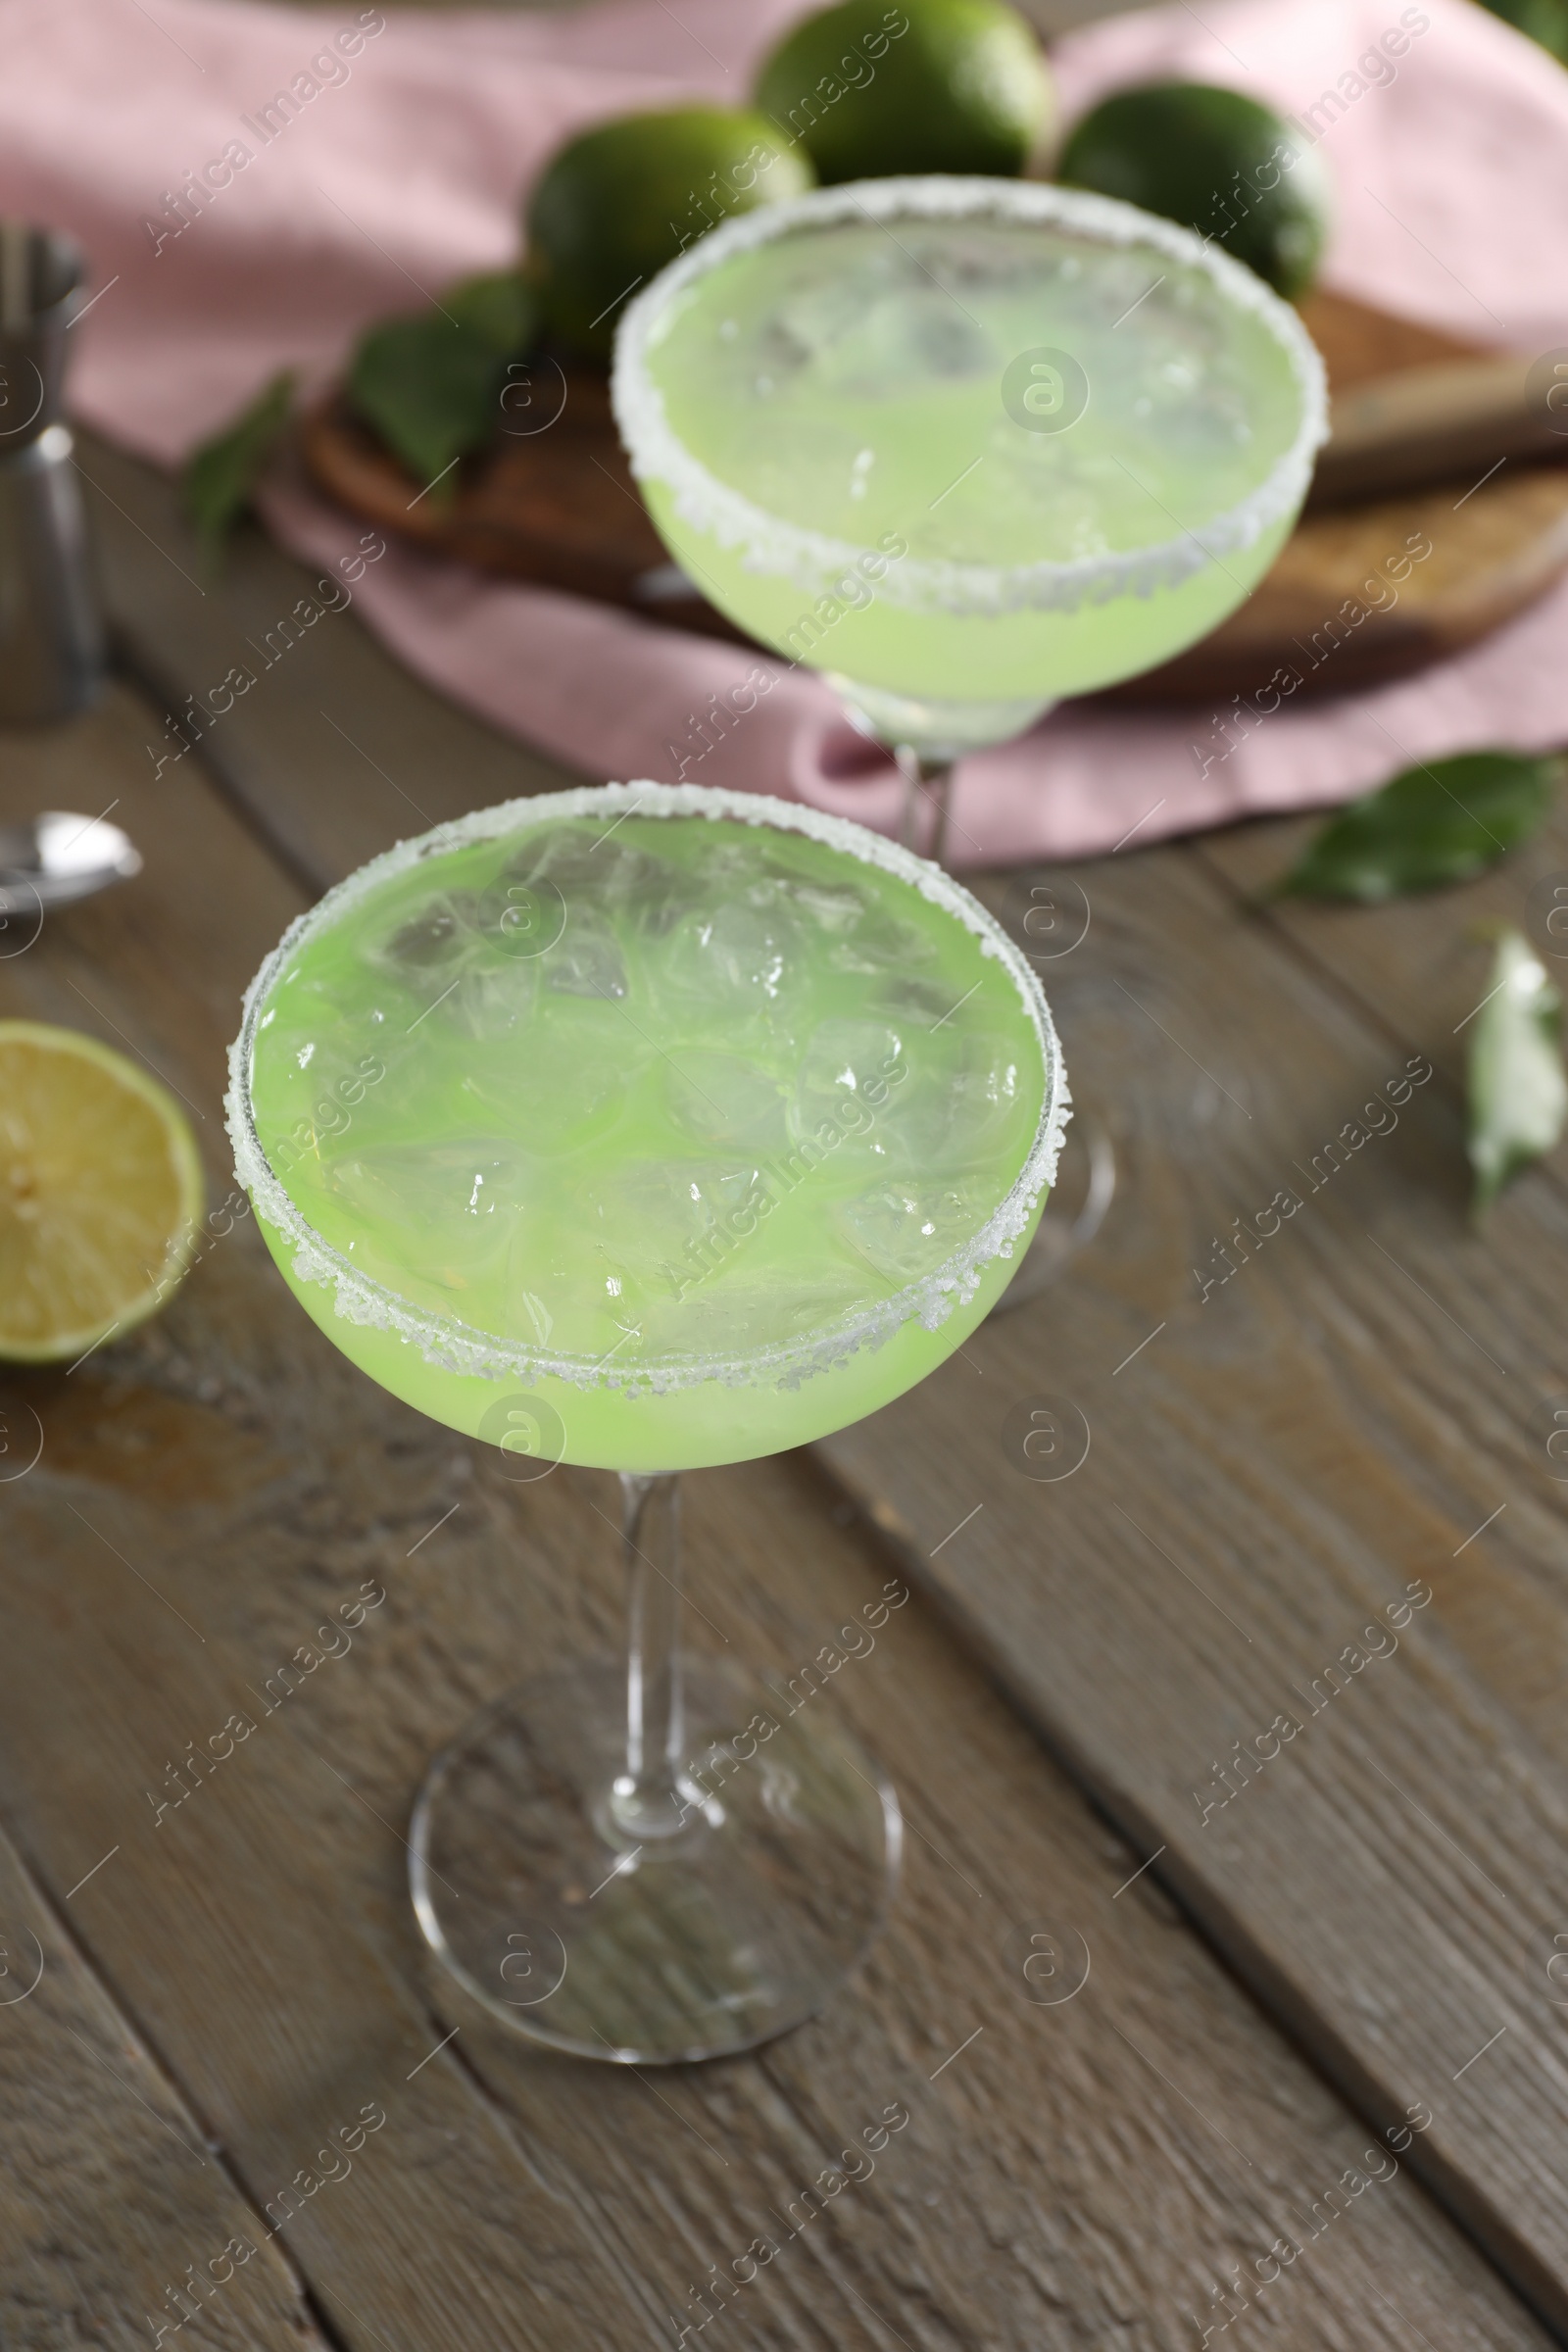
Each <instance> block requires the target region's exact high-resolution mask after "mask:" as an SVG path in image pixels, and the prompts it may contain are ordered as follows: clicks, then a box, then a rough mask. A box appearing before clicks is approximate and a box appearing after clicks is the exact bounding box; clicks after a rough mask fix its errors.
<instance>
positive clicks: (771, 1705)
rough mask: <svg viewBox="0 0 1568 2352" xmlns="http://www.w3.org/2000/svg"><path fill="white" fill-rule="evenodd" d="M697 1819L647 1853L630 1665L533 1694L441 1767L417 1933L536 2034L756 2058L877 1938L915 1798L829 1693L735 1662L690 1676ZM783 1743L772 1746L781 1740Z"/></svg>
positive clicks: (689, 1774) (427, 1791)
mask: <svg viewBox="0 0 1568 2352" xmlns="http://www.w3.org/2000/svg"><path fill="white" fill-rule="evenodd" d="M684 1697H685V1724H686V1738H685V1742H684V1752H685V1754H686V1757H687V1759H688V1761H687V1765H686V1769H685V1771H684V1773H683V1775H682V1778H681V1789H682V1794H683V1797H684V1800H685V1812H686V1818H685V1820H684V1822H683V1823H682V1824H681V1826H680V1827H679V1828H677V1829H675V1830H674V1831H673V1832H672V1834H670V1835H668V1836H665V1837H662V1838H643V1839H642V1840H641V1841H640V1842H639V1841H638V1840H637V1839H636V1838H634V1837H633V1836H632V1835H630V1834H629V1833H627V1832H626V1831H624V1830H622V1829H621V1827H620V1826H619V1824H618V1823H617V1821H616V1819H615V1816H614V1811H613V1793H614V1787H615V1782H616V1779H617V1776H618V1775H620V1774H622V1773H623V1772H624V1768H625V1743H626V1677H625V1669H624V1668H623V1667H614V1666H608V1665H607V1666H585V1667H579V1668H575V1669H572V1670H570V1671H568V1672H565V1673H563V1674H557V1675H551V1676H549V1677H547V1678H543V1679H541V1680H540V1681H538V1682H534V1683H528V1684H525V1685H524V1686H523V1687H522V1688H521V1689H520V1690H518V1691H511V1692H509V1693H508V1694H507V1696H506V1697H504V1698H501V1699H498V1700H496V1701H495V1702H494V1704H493V1705H491V1706H488V1707H486V1708H483V1709H482V1710H481V1711H480V1713H479V1714H477V1715H476V1716H474V1717H473V1718H472V1719H471V1720H470V1722H469V1723H468V1724H467V1725H466V1727H465V1729H464V1730H463V1731H462V1732H461V1733H460V1734H459V1736H458V1738H457V1739H456V1740H454V1741H453V1742H452V1744H451V1746H450V1747H448V1748H446V1749H445V1750H444V1751H443V1752H442V1753H441V1754H440V1755H439V1756H438V1757H437V1758H436V1760H435V1762H434V1764H432V1766H431V1767H430V1771H429V1775H428V1777H427V1779H426V1781H425V1784H424V1787H423V1789H421V1790H420V1793H419V1798H418V1802H417V1805H416V1807H415V1813H414V1822H413V1827H412V1830H411V1833H410V1836H411V1853H412V1860H411V1863H410V1870H409V1876H410V1882H411V1886H412V1889H413V1894H414V1907H415V1910H416V1912H417V1915H418V1920H419V1925H420V1927H421V1928H422V1929H423V1931H424V1934H425V1936H426V1938H427V1940H428V1941H429V1943H430V1945H431V1947H432V1949H433V1950H434V1951H435V1952H436V1954H437V1955H438V1956H439V1958H440V1959H441V1960H442V1961H443V1962H444V1963H445V1965H446V1966H447V1968H449V1969H450V1970H451V1972H452V1974H453V1975H454V1976H455V1977H456V1978H457V1979H458V1980H459V1982H460V1983H461V1984H462V1985H464V1986H465V1987H466V1990H467V1991H468V1992H469V1993H471V1994H472V1995H473V1996H474V1997H475V1998H476V1999H477V2000H479V2001H482V2002H483V2004H484V2006H485V2007H486V2008H487V2009H488V2010H489V2011H490V2012H491V2013H492V2014H493V2015H494V2016H496V2017H498V2018H502V2019H504V2020H505V2021H506V2023H507V2024H508V2025H510V2026H513V2027H515V2029H516V2030H517V2032H518V2033H521V2034H528V2035H530V2036H531V2037H532V2038H533V2039H534V2040H536V2041H542V2042H547V2043H549V2045H550V2046H551V2047H552V2048H553V2049H557V2050H564V2051H567V2052H570V2053H571V2054H572V2055H574V2056H576V2057H580V2058H605V2059H612V2060H615V2061H618V2062H619V2063H621V2064H623V2065H634V2064H636V2065H672V2064H675V2063H677V2062H679V2061H682V2060H690V2059H697V2058H717V2057H722V2056H724V2055H726V2054H728V2053H731V2052H734V2051H737V2050H746V2049H751V2048H752V2047H754V2046H755V2044H756V2043H758V2042H760V2041H766V2040H767V2039H768V2038H769V2037H770V2036H771V2035H773V2034H781V2033H783V2032H784V2030H785V2029H786V2028H787V2027H789V2026H794V2025H799V2024H800V2022H801V2021H802V2019H804V2018H808V2017H810V2016H811V2015H812V2014H813V2013H814V2012H815V2011H816V2010H818V2009H820V2008H821V2007H822V2005H823V2003H824V2002H825V2001H826V2000H827V1999H828V1997H829V1995H830V1994H831V1993H832V1992H833V1991H834V1989H835V1988H836V1986H837V1985H840V1984H841V1983H842V1981H843V1979H844V1978H845V1976H846V1975H847V1974H848V1973H849V1971H850V1970H851V1969H852V1968H853V1967H854V1966H855V1963H856V1962H857V1960H858V1959H859V1957H860V1955H861V1954H862V1952H864V1951H865V1949H866V1947H867V1945H868V1944H869V1943H870V1942H871V1941H872V1939H873V1938H874V1937H875V1936H876V1935H877V1933H878V1931H879V1930H880V1928H881V1926H882V1922H883V1920H884V1918H885V1916H886V1913H887V1908H888V1904H889V1902H890V1901H891V1899H892V1894H893V1888H894V1885H895V1881H896V1878H897V1872H898V1861H899V1845H900V1835H901V1822H900V1815H899V1807H898V1799H897V1798H896V1797H895V1795H894V1793H893V1790H892V1789H891V1788H890V1787H889V1786H888V1784H887V1782H886V1781H885V1780H884V1779H883V1778H882V1775H881V1773H880V1772H879V1771H878V1769H877V1767H876V1765H875V1764H874V1763H872V1761H871V1760H870V1758H869V1757H868V1756H867V1755H866V1754H865V1753H864V1751H863V1750H862V1749H861V1748H860V1747H859V1746H858V1743H857V1742H856V1741H855V1740H853V1739H852V1738H851V1737H850V1736H849V1734H848V1733H847V1732H846V1731H844V1730H843V1729H842V1728H841V1727H840V1725H839V1724H838V1723H837V1722H835V1721H834V1720H833V1719H832V1716H831V1714H830V1712H829V1710H830V1707H831V1703H832V1702H831V1701H830V1700H828V1699H825V1698H824V1697H823V1696H822V1695H821V1694H820V1692H819V1691H815V1690H814V1689H812V1690H811V1691H809V1692H808V1695H807V1696H806V1697H805V1698H803V1699H799V1700H797V1701H796V1702H795V1704H794V1707H793V1708H792V1705H791V1699H790V1696H789V1695H788V1694H787V1693H783V1692H780V1691H773V1690H771V1689H769V1688H767V1687H766V1686H765V1685H762V1684H760V1683H756V1682H753V1681H750V1680H748V1678H746V1677H745V1676H744V1675H742V1674H740V1673H739V1672H738V1671H737V1670H735V1669H733V1668H731V1667H728V1666H726V1665H723V1664H718V1663H711V1662H707V1661H698V1660H695V1659H694V1660H690V1661H688V1663H687V1665H686V1669H685V1678H684ZM770 1726H771V1727H772V1728H771V1729H769V1727H770Z"/></svg>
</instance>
